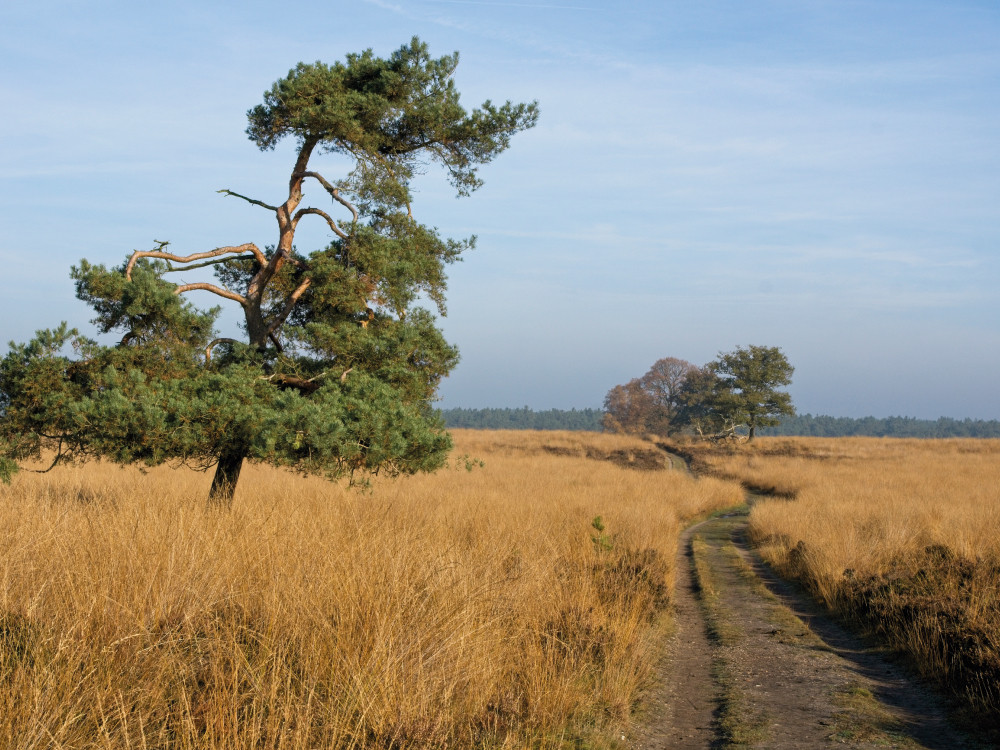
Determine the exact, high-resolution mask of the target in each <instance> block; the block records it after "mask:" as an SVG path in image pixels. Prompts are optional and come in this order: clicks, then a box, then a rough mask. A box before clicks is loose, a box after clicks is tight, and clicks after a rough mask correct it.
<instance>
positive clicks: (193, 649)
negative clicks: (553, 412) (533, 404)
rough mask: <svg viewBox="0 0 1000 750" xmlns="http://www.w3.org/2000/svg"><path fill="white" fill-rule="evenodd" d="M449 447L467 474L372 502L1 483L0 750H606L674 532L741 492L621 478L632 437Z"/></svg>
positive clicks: (296, 494) (638, 663)
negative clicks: (215, 501)
mask: <svg viewBox="0 0 1000 750" xmlns="http://www.w3.org/2000/svg"><path fill="white" fill-rule="evenodd" d="M456 444H457V448H456V456H460V455H462V454H468V455H469V456H470V457H471V458H475V459H482V460H483V462H484V463H485V466H482V467H478V466H476V465H474V464H472V467H473V468H472V471H467V470H466V468H465V467H466V464H467V462H466V461H465V460H461V459H458V458H456V460H454V461H453V462H452V463H453V466H452V467H451V468H449V469H446V470H444V471H442V472H439V473H438V474H435V475H430V476H418V477H411V478H407V479H400V480H393V481H388V480H378V481H377V482H376V483H375V485H374V487H373V488H372V489H371V490H370V491H368V492H358V491H354V490H349V489H345V488H343V487H340V486H337V485H331V484H328V483H325V482H323V481H320V480H315V479H307V478H301V477H297V476H292V475H289V474H286V473H283V472H279V471H276V470H272V469H268V468H266V467H257V466H249V467H247V468H246V469H245V470H244V477H243V479H242V484H241V486H240V487H239V489H238V491H237V495H236V501H235V504H234V508H233V511H232V512H231V513H229V514H227V513H218V512H210V511H206V509H205V498H206V495H207V492H208V485H209V483H210V480H211V477H210V476H206V475H204V474H200V473H196V472H191V471H188V470H182V469H169V468H161V469H157V470H154V471H151V472H149V473H148V474H141V473H139V472H138V471H135V470H132V469H119V468H117V467H111V466H106V465H89V466H85V467H82V468H60V469H57V470H54V471H53V472H51V473H49V474H41V475H31V474H22V475H19V476H18V477H17V478H16V479H15V482H14V484H13V485H11V486H9V487H4V488H0V504H2V505H0V507H2V510H0V705H2V706H5V707H6V709H5V710H4V711H2V712H0V745H3V746H8V747H18V748H51V747H62V748H70V747H72V748H91V747H93V748H97V747H100V748H126V747H136V748H139V747H157V748H161V747H162V748H204V747H213V748H230V747H232V748H236V747H240V748H245V747H261V748H317V747H330V748H334V747H336V748H352V747H353V748H361V747H366V748H369V747H374V748H379V747H383V748H389V747H400V748H404V747H509V748H514V747H525V746H534V747H564V746H565V747H572V746H573V744H574V742H577V740H579V739H580V738H587V741H588V742H591V743H592V744H593V746H595V747H600V746H601V745H602V742H604V739H603V738H606V737H608V736H610V734H611V732H612V731H613V730H618V728H619V727H622V726H624V725H626V724H627V722H628V717H629V714H630V711H631V709H632V707H633V705H634V703H635V701H636V700H637V699H638V698H639V696H640V695H641V692H642V690H643V688H644V687H645V686H646V685H647V684H648V683H649V681H650V677H651V670H652V668H653V665H654V664H655V661H656V658H657V650H658V649H659V647H660V644H659V642H658V640H657V638H656V634H657V630H656V628H657V625H658V623H659V619H660V614H659V613H661V612H662V611H663V607H664V605H665V603H666V601H667V599H668V594H669V591H670V587H671V586H672V579H673V561H674V551H675V545H676V539H677V534H678V531H679V529H680V527H681V525H682V524H683V522H684V520H685V519H687V518H690V517H693V516H695V515H698V514H701V513H705V512H708V511H710V510H712V509H715V508H718V507H722V506H726V505H731V504H733V503H734V502H736V501H737V500H738V496H739V491H738V488H737V487H736V486H735V485H733V484H732V483H726V482H722V481H714V480H707V481H705V480H703V481H694V480H692V479H691V478H689V477H687V476H685V475H684V474H683V473H681V472H670V471H644V470H638V469H636V468H628V467H630V466H634V465H636V461H637V457H638V463H650V461H648V460H646V459H648V458H649V456H648V455H647V453H648V451H649V446H648V444H644V443H642V442H640V441H637V440H633V439H630V438H620V437H613V436H602V435H589V436H580V435H574V434H570V433H525V432H518V433H480V432H462V431H459V432H457V433H456ZM644 451H645V452H647V453H644ZM588 455H589V456H590V457H589V458H588V457H587V456H588ZM643 456H646V458H643ZM616 462H617V463H616ZM618 464H621V465H618ZM596 516H601V518H602V525H603V527H604V531H603V532H601V534H602V535H604V536H605V537H606V540H604V541H603V542H601V543H598V542H595V537H597V536H598V532H597V531H596V530H595V527H594V526H593V520H594V518H595V517H596Z"/></svg>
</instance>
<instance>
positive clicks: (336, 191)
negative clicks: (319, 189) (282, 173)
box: [302, 172, 359, 221]
mask: <svg viewBox="0 0 1000 750" xmlns="http://www.w3.org/2000/svg"><path fill="white" fill-rule="evenodd" d="M302 176H303V177H312V178H313V179H314V180H316V181H317V182H319V184H320V185H322V186H323V188H324V189H325V190H326V192H328V193H329V194H330V197H331V198H333V199H334V200H335V201H337V203H339V204H340V205H342V206H343V207H344V208H346V209H347V210H348V211H350V212H351V216H353V217H354V221H357V220H358V215H359V214H358V209H357V208H355V207H354V204H353V203H351V202H350V201H349V200H347V199H346V198H344V197H343V196H342V195H341V194H340V188H337V187H334V186H333V185H331V184H330V183H329V182H328V181H327V179H326V178H325V177H324V176H323V175H321V174H320V173H319V172H303V173H302Z"/></svg>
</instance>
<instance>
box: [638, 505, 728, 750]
mask: <svg viewBox="0 0 1000 750" xmlns="http://www.w3.org/2000/svg"><path fill="white" fill-rule="evenodd" d="M703 525H704V524H696V525H694V526H691V527H689V528H688V529H687V530H685V531H684V533H683V534H682V535H681V538H680V544H679V545H678V550H677V563H676V572H675V584H674V587H675V590H674V601H673V615H674V627H675V630H674V634H673V637H672V638H671V642H670V644H669V647H668V651H667V655H666V658H665V659H664V662H663V665H662V668H661V675H662V676H661V681H660V683H659V684H658V685H657V688H656V691H655V693H654V695H653V697H652V698H651V700H650V701H649V707H648V709H647V710H648V715H647V716H646V717H645V718H646V721H645V722H644V723H643V725H642V726H641V727H640V729H639V731H638V732H637V733H636V742H635V745H634V746H635V747H636V748H640V749H642V750H645V749H646V748H665V747H669V748H703V747H709V746H710V743H711V742H712V739H713V738H714V737H715V731H714V728H713V716H714V713H715V707H716V704H717V699H718V695H717V690H716V685H715V682H714V681H713V680H712V677H711V671H712V646H711V643H710V642H709V639H708V632H707V630H706V627H705V618H704V616H703V615H702V612H701V605H700V604H699V603H698V598H697V592H696V585H695V581H694V575H693V571H692V561H691V537H692V536H693V535H694V533H695V532H696V531H697V529H698V528H700V527H701V526H703Z"/></svg>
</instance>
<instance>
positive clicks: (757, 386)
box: [604, 346, 795, 439]
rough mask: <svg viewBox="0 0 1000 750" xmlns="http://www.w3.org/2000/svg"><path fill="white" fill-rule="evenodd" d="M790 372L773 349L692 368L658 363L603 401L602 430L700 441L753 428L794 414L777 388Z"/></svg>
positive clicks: (754, 349) (724, 356) (741, 352)
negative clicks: (686, 435)
mask: <svg viewBox="0 0 1000 750" xmlns="http://www.w3.org/2000/svg"><path fill="white" fill-rule="evenodd" d="M792 372H794V368H793V367H792V366H791V365H790V364H789V363H788V360H787V359H786V358H785V355H784V354H782V352H781V349H779V348H777V347H766V346H749V347H746V348H743V347H738V348H737V349H736V350H735V351H733V352H729V353H721V354H719V359H718V360H716V361H714V362H709V363H708V364H707V365H705V366H704V367H695V366H694V365H692V364H691V363H689V362H685V361H684V360H682V359H677V358H675V357H667V358H664V359H661V360H659V361H657V362H656V363H655V364H654V365H653V366H652V367H651V368H650V370H649V372H647V373H646V374H645V375H644V376H643V377H642V378H634V379H633V380H631V381H629V382H628V383H627V384H625V385H617V386H615V387H614V388H612V389H611V390H610V391H608V395H607V397H606V398H605V401H604V406H605V411H606V413H605V417H604V425H605V428H606V429H608V430H611V431H614V432H638V433H644V432H645V433H650V432H651V433H656V434H661V435H668V434H674V433H678V432H681V431H683V430H687V431H690V432H694V433H696V434H698V435H700V436H702V437H707V436H712V435H721V434H729V435H731V434H733V433H734V432H735V431H736V429H737V428H740V427H745V428H747V429H748V430H749V433H750V438H751V439H753V438H754V436H755V435H756V433H757V429H758V428H760V427H765V426H769V425H776V424H778V423H779V417H781V416H790V415H794V414H795V410H794V409H793V408H792V401H791V397H790V396H789V395H788V394H787V393H785V392H783V391H779V390H778V387H779V386H783V385H788V384H789V383H791V378H792Z"/></svg>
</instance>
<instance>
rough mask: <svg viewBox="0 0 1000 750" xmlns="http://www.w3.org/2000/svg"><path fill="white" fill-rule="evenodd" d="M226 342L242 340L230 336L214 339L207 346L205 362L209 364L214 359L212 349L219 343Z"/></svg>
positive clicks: (235, 342)
mask: <svg viewBox="0 0 1000 750" xmlns="http://www.w3.org/2000/svg"><path fill="white" fill-rule="evenodd" d="M226 343H228V344H238V343H240V342H239V341H237V340H236V339H230V338H218V339H212V342H211V343H210V344H209V345H208V346H206V347H205V364H208V363H209V362H210V361H211V360H212V350H213V349H214V348H215V347H216V346H218V345H219V344H226Z"/></svg>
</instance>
